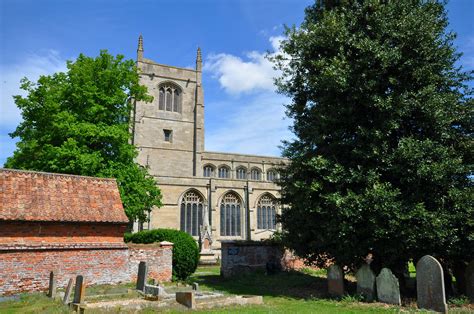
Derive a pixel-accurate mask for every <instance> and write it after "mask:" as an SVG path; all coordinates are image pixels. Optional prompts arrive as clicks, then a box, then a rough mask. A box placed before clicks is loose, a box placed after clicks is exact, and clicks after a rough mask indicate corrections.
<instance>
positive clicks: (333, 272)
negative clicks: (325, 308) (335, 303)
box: [327, 265, 344, 297]
mask: <svg viewBox="0 0 474 314" xmlns="http://www.w3.org/2000/svg"><path fill="white" fill-rule="evenodd" d="M327 278H328V292H329V295H331V296H334V297H341V296H343V295H344V273H343V272H342V269H341V267H339V266H338V265H331V266H330V267H329V268H328V274H327Z"/></svg>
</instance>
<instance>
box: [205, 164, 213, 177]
mask: <svg viewBox="0 0 474 314" xmlns="http://www.w3.org/2000/svg"><path fill="white" fill-rule="evenodd" d="M203 176H204V177H213V176H214V167H213V166H211V165H207V166H204V168H203Z"/></svg>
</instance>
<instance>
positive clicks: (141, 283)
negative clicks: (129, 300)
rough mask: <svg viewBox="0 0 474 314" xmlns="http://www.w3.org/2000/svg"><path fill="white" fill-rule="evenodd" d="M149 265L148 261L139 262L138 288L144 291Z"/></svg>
mask: <svg viewBox="0 0 474 314" xmlns="http://www.w3.org/2000/svg"><path fill="white" fill-rule="evenodd" d="M147 272H148V267H147V265H146V262H140V264H138V276H137V290H140V291H144V289H145V283H146V277H147Z"/></svg>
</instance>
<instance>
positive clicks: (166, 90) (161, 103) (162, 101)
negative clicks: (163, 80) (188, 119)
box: [158, 84, 183, 113]
mask: <svg viewBox="0 0 474 314" xmlns="http://www.w3.org/2000/svg"><path fill="white" fill-rule="evenodd" d="M182 95H183V92H182V91H181V89H180V88H179V87H178V86H175V85H174V84H163V85H162V86H160V88H159V96H158V109H159V110H163V111H169V112H179V113H180V112H181V102H182V98H183V97H182Z"/></svg>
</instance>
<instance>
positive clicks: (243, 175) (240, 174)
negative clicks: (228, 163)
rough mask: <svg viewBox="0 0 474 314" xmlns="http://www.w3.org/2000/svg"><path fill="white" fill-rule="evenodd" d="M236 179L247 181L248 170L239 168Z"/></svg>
mask: <svg viewBox="0 0 474 314" xmlns="http://www.w3.org/2000/svg"><path fill="white" fill-rule="evenodd" d="M235 177H236V178H237V179H240V180H245V179H247V169H245V168H244V167H239V168H237V170H236V171H235Z"/></svg>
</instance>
